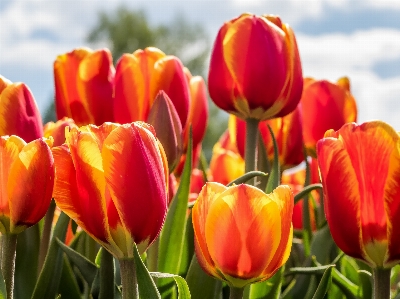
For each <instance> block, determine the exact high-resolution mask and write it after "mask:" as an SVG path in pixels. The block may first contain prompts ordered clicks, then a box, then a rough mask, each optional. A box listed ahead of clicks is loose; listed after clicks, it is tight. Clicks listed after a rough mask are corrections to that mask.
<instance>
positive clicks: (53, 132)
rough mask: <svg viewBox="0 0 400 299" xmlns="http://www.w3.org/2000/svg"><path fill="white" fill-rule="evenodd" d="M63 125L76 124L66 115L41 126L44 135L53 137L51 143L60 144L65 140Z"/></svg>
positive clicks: (71, 125) (70, 126) (74, 125)
mask: <svg viewBox="0 0 400 299" xmlns="http://www.w3.org/2000/svg"><path fill="white" fill-rule="evenodd" d="M65 127H69V128H73V127H76V124H75V122H74V120H73V119H72V118H68V117H63V118H62V119H60V120H59V121H57V122H56V123H54V122H52V121H51V122H48V123H47V124H45V126H44V127H43V131H44V137H46V138H49V137H50V136H51V137H53V139H54V143H53V145H54V146H60V145H62V144H63V143H64V142H65Z"/></svg>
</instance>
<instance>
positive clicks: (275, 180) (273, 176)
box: [265, 125, 281, 193]
mask: <svg viewBox="0 0 400 299" xmlns="http://www.w3.org/2000/svg"><path fill="white" fill-rule="evenodd" d="M268 130H269V133H270V134H271V139H272V143H273V145H274V161H273V162H272V169H271V173H270V174H269V177H268V183H267V188H266V190H265V193H271V192H272V191H274V189H275V188H276V187H278V186H279V185H280V182H281V170H280V165H279V150H278V144H277V143H276V139H275V135H274V132H273V131H272V129H271V126H270V125H268Z"/></svg>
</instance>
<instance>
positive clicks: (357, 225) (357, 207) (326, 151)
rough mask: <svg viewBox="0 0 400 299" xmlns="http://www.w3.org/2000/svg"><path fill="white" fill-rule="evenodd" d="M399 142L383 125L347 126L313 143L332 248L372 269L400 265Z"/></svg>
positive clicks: (389, 129) (328, 133)
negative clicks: (399, 263) (314, 144)
mask: <svg viewBox="0 0 400 299" xmlns="http://www.w3.org/2000/svg"><path fill="white" fill-rule="evenodd" d="M399 145H400V137H399V135H398V133H397V132H396V131H395V130H394V129H393V128H392V127H390V126H389V125H388V124H386V123H384V122H381V121H371V122H366V123H363V124H361V125H356V124H354V123H349V124H345V125H344V126H342V127H341V128H340V129H339V130H338V131H336V132H335V131H334V130H329V131H327V132H326V133H325V137H324V138H323V139H322V140H320V141H319V142H318V143H317V154H318V164H319V168H320V172H321V178H322V184H323V190H324V195H325V196H324V204H325V214H326V218H327V221H328V224H329V227H330V229H331V232H332V237H333V239H334V241H335V242H336V244H337V245H338V246H339V248H340V249H341V250H343V252H344V253H346V254H348V255H350V256H352V257H354V258H358V259H361V260H363V261H365V262H366V263H368V264H369V265H370V266H371V267H373V268H376V267H384V268H389V267H392V266H393V265H395V264H396V263H398V262H399V261H400V239H399V237H398V236H399V233H400V186H399V182H400V153H399Z"/></svg>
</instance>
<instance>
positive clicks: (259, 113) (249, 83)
mask: <svg viewBox="0 0 400 299" xmlns="http://www.w3.org/2000/svg"><path fill="white" fill-rule="evenodd" d="M208 87H209V92H210V96H211V98H212V100H213V101H214V103H215V104H216V105H217V106H218V107H220V108H221V109H223V110H225V111H227V112H229V113H232V114H234V115H236V116H238V117H239V118H242V119H247V118H255V119H259V120H266V119H270V118H274V117H281V116H285V115H287V114H288V113H290V112H291V111H293V110H294V109H295V108H296V106H297V104H298V102H299V101H300V97H301V92H302V88H303V77H302V70H301V62H300V57H299V52H298V49H297V44H296V39H295V36H294V33H293V31H292V29H291V28H290V27H289V25H287V24H284V23H282V21H281V19H280V18H279V17H277V16H272V15H264V16H261V17H259V16H255V15H250V14H242V15H241V16H240V17H238V18H236V19H233V20H231V21H229V22H226V23H225V24H224V25H223V26H222V27H221V29H220V30H219V32H218V35H217V38H216V40H215V43H214V48H213V50H212V53H211V61H210V71H209V74H208Z"/></svg>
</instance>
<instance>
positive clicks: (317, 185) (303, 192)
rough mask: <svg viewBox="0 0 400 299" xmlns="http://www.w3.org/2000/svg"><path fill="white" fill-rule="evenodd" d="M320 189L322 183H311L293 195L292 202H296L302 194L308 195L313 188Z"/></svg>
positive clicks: (301, 197)
mask: <svg viewBox="0 0 400 299" xmlns="http://www.w3.org/2000/svg"><path fill="white" fill-rule="evenodd" d="M318 189H322V184H320V183H317V184H311V185H308V186H306V187H304V188H303V190H301V191H300V192H299V193H297V194H296V195H295V196H294V203H295V204H296V203H297V202H298V201H299V200H301V199H303V197H304V196H306V195H308V194H309V193H310V192H311V191H313V190H318Z"/></svg>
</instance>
